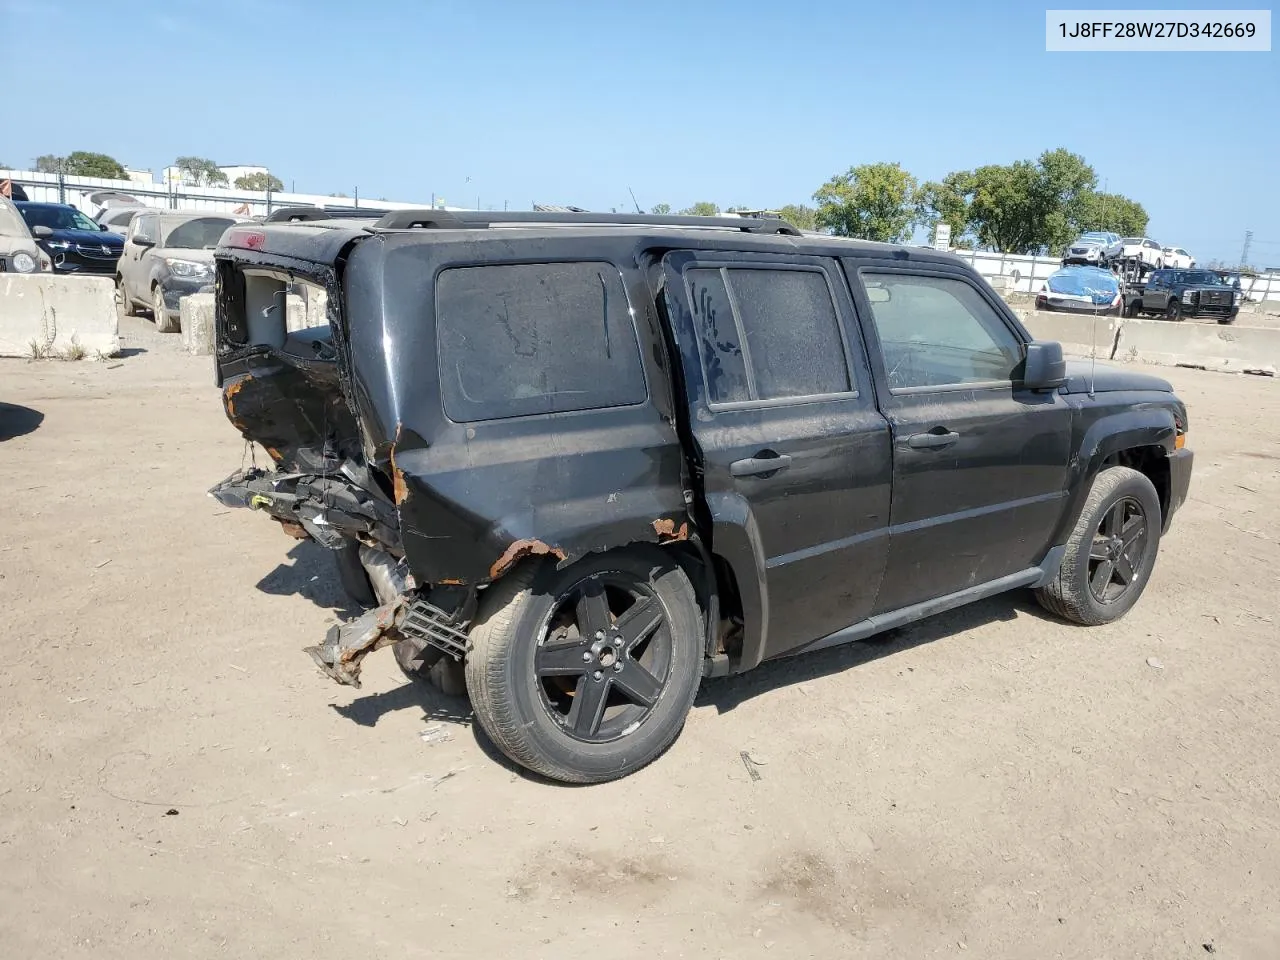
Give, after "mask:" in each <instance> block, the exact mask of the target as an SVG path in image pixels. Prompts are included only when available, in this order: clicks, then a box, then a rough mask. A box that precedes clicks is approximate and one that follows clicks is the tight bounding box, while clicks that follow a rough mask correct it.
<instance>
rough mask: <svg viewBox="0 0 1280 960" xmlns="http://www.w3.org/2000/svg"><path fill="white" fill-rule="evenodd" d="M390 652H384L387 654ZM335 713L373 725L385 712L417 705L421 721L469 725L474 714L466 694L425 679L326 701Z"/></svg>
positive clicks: (411, 707) (353, 720) (364, 725)
mask: <svg viewBox="0 0 1280 960" xmlns="http://www.w3.org/2000/svg"><path fill="white" fill-rule="evenodd" d="M390 654H391V651H390V650H388V651H387V656H390ZM330 706H332V707H333V710H334V712H335V713H337V714H338V715H339V716H342V717H346V718H347V719H348V720H350V721H351V722H352V723H355V724H358V725H360V726H362V727H373V726H377V723H378V721H379V720H381V719H382V718H383V717H384V716H386V715H387V714H388V713H393V712H395V711H396V710H410V709H413V708H415V707H416V708H418V709H420V710H421V711H422V719H423V721H424V722H434V721H443V722H445V723H454V724H458V725H459V726H464V727H465V726H470V725H471V721H472V719H473V717H474V714H473V713H472V712H471V704H470V703H469V702H468V701H467V698H466V697H450V696H448V695H447V694H444V693H441V692H440V691H439V690H437V689H436V688H435V687H433V686H432V685H431V684H429V683H426V682H425V681H410V682H408V683H405V684H403V685H402V686H399V687H396V688H395V689H394V690H388V691H387V692H386V693H371V694H369V695H367V696H363V697H356V699H354V700H352V701H351V702H350V703H348V704H336V703H335V704H330Z"/></svg>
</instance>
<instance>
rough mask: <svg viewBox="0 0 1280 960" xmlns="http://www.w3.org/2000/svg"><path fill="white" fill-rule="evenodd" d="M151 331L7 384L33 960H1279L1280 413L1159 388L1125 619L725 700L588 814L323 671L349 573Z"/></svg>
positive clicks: (963, 623) (1007, 625)
mask: <svg viewBox="0 0 1280 960" xmlns="http://www.w3.org/2000/svg"><path fill="white" fill-rule="evenodd" d="M122 330H123V332H124V333H125V334H126V335H127V336H126V346H127V348H128V349H127V351H126V354H127V355H126V356H124V357H122V358H120V359H119V360H115V361H110V362H107V363H87V362H86V363H79V364H65V363H56V362H43V363H26V362H22V361H13V360H8V361H0V480H2V481H3V485H4V490H5V491H6V494H7V495H6V496H5V497H4V499H3V502H0V530H2V531H3V533H2V534H0V610H3V611H4V612H5V615H6V619H7V621H8V623H9V629H8V630H7V631H6V635H5V639H4V640H3V641H0V643H2V644H3V648H2V649H3V663H4V670H3V671H2V672H0V719H2V720H3V723H2V726H0V769H2V770H3V776H2V777H0V943H3V944H4V947H3V948H2V949H0V953H3V954H4V955H6V956H10V957H14V958H27V957H31V958H34V957H40V958H62V957H86V958H87V957H93V958H95V960H104V958H116V957H119V958H128V960H136V958H139V957H177V956H183V957H196V958H203V957H281V958H290V957H311V958H329V957H333V958H349V957H356V956H359V957H371V958H382V957H386V958H392V957H396V958H399V957H419V956H421V957H426V956H450V957H471V956H475V957H484V958H493V957H521V958H525V957H529V958H541V957H547V958H551V957H555V958H558V960H563V958H571V957H579V956H583V957H586V956H592V957H608V958H611V960H612V958H630V957H653V956H687V957H699V958H701V957H735V958H741V957H756V956H780V957H786V958H796V957H809V956H813V957H823V958H830V957H835V956H842V955H850V954H852V952H853V951H855V950H856V951H857V952H858V953H857V955H858V956H865V957H903V958H921V957H937V956H969V957H1027V958H1037V960H1040V958H1048V957H1104V956H1105V957H1117V958H1119V957H1124V958H1139V957H1142V958H1146V957H1149V958H1159V960H1168V958H1176V957H1201V956H1204V955H1205V954H1206V951H1207V950H1208V949H1209V948H1208V947H1206V946H1205V945H1206V944H1207V945H1210V946H1211V947H1212V948H1213V950H1214V952H1215V953H1216V954H1217V955H1219V956H1223V957H1248V958H1253V957H1275V956H1277V955H1280V910H1278V909H1277V904H1280V766H1278V764H1277V761H1278V759H1280V712H1278V711H1277V707H1276V705H1277V703H1278V702H1280V689H1278V688H1280V644H1278V643H1277V640H1278V639H1280V628H1278V627H1277V623H1278V622H1280V599H1277V598H1278V597H1280V588H1278V587H1280V574H1278V572H1277V571H1280V547H1278V546H1277V538H1278V537H1280V534H1278V533H1277V530H1278V524H1277V520H1280V429H1278V428H1280V382H1277V381H1275V380H1267V379H1256V378H1249V377H1231V376H1224V375H1219V374H1212V373H1203V372H1199V371H1191V370H1176V369H1175V370H1163V371H1161V372H1162V373H1163V374H1164V375H1165V376H1167V377H1169V378H1170V379H1171V380H1172V381H1173V382H1174V383H1175V385H1176V386H1177V388H1178V390H1179V392H1180V393H1181V395H1182V396H1183V398H1184V399H1185V400H1186V401H1187V403H1188V405H1189V407H1190V411H1191V433H1190V437H1189V439H1190V445H1191V446H1193V447H1195V448H1196V450H1197V468H1196V475H1195V479H1194V481H1193V485H1192V491H1191V498H1192V499H1191V500H1190V502H1189V503H1188V504H1187V506H1186V507H1185V508H1184V510H1183V512H1182V513H1181V514H1180V515H1179V516H1178V518H1177V520H1176V522H1175V524H1174V528H1173V531H1172V533H1171V534H1170V536H1169V537H1168V538H1167V539H1166V540H1165V542H1164V544H1163V550H1162V553H1161V559H1160V561H1159V563H1158V565H1157V569H1156V573H1155V576H1154V578H1153V580H1152V581H1151V585H1150V588H1149V589H1148V591H1147V594H1146V596H1145V598H1144V599H1143V600H1142V602H1141V603H1140V604H1139V606H1138V608H1137V609H1136V610H1135V611H1134V612H1133V613H1132V614H1131V615H1130V616H1129V617H1128V618H1127V619H1126V620H1124V621H1122V622H1121V623H1119V624H1114V625H1111V626H1108V627H1102V628H1097V629H1093V630H1088V629H1083V628H1078V627H1071V626H1067V625H1064V624H1061V623H1058V622H1056V621H1054V620H1052V619H1049V618H1048V617H1047V615H1045V614H1042V613H1041V612H1040V611H1039V609H1038V608H1037V607H1036V606H1035V604H1034V602H1033V601H1031V600H1030V598H1029V597H1028V596H1026V595H1022V594H1014V595H1009V596H1005V597H1001V598H996V599H994V600H991V601H988V602H984V603H981V604H979V605H976V606H973V607H969V608H967V609H963V610H960V611H957V612H954V613H952V614H948V615H944V616H941V617H938V618H935V619H932V620H929V621H926V622H924V623H921V624H918V625H916V626H913V627H911V628H909V629H904V630H900V631H897V632H895V633H893V634H890V635H888V636H887V637H884V638H880V639H878V640H875V641H873V642H868V643H861V644H857V645H854V646H850V647H846V648H840V649H835V650H830V651H825V652H822V653H818V654H814V655H811V656H808V657H804V658H799V659H795V660H791V661H787V662H784V663H779V664H774V665H767V666H765V667H763V668H761V669H760V670H758V671H756V672H754V673H752V674H750V675H747V676H744V677H742V678H737V679H730V680H721V681H714V682H709V683H707V684H706V685H704V688H703V691H702V693H701V694H700V696H699V700H698V706H697V707H696V708H695V709H694V712H693V714H692V716H691V718H690V720H689V723H688V726H687V727H686V729H685V732H684V734H683V735H682V736H681V738H680V739H679V741H677V743H676V745H675V747H674V748H673V749H672V750H671V752H670V753H669V754H668V755H667V756H665V757H664V758H663V759H661V760H660V761H658V762H657V763H655V764H653V765H652V766H650V767H649V768H647V769H646V770H644V771H642V772H641V773H640V774H638V775H636V776H633V777H631V778H630V779H628V780H625V781H623V782H621V783H615V784H609V785H605V786H600V787H592V788H585V789H583V788H578V789H574V788H566V787H558V786H552V785H548V784H545V783H542V782H535V781H532V780H529V779H526V778H524V777H522V776H520V775H519V774H517V773H516V772H515V771H514V770H513V769H512V768H511V767H510V766H508V765H506V764H504V762H502V761H501V760H500V759H499V758H498V757H497V756H496V754H495V751H494V750H493V748H491V747H490V746H489V745H488V744H487V742H486V741H485V739H484V737H483V734H481V733H479V731H478V730H476V729H475V728H474V727H473V726H472V725H471V724H470V722H469V717H468V709H467V706H466V703H465V701H460V700H452V699H448V698H444V697H442V696H440V695H438V694H434V693H433V692H432V691H431V690H429V689H426V688H423V687H421V686H413V685H408V684H406V683H405V682H404V681H403V679H402V677H401V675H400V674H399V672H398V671H397V669H396V667H395V664H394V662H393V660H392V657H391V655H390V653H389V652H386V653H380V654H378V655H376V656H373V657H371V658H370V660H369V661H368V664H367V667H366V670H365V686H364V688H363V689H362V690H351V689H349V688H341V687H338V686H337V685H335V684H334V683H333V682H332V681H330V680H328V679H326V678H325V677H323V676H321V675H320V674H319V672H318V671H317V670H316V669H315V668H314V666H313V665H312V664H311V662H310V660H309V659H308V658H307V657H306V655H305V654H303V653H302V652H301V648H302V647H303V646H304V645H306V644H309V643H313V642H315V641H316V640H317V639H319V638H320V637H321V636H322V635H323V633H324V631H325V629H326V627H327V626H328V625H329V624H331V623H333V622H334V621H335V619H336V618H338V617H339V616H342V615H343V614H344V611H343V609H342V608H343V600H342V597H341V594H340V592H339V590H338V587H337V584H336V582H335V581H334V579H333V578H332V577H331V575H330V567H329V565H328V563H327V558H326V557H324V556H323V551H321V550H320V549H319V548H318V547H315V546H314V545H312V544H306V543H303V544H298V543H296V542H295V541H292V540H290V539H289V538H288V537H286V536H284V535H282V534H281V533H280V532H279V530H278V529H277V528H276V526H275V525H274V524H271V523H269V522H267V521H266V520H264V519H263V518H261V517H257V516H254V515H252V514H250V513H248V512H247V511H227V510H225V509H224V508H222V507H221V506H219V505H218V504H217V503H216V502H215V501H213V500H212V499H210V498H208V497H206V496H205V490H206V489H207V488H208V487H209V486H210V485H212V484H213V483H215V482H216V481H218V480H220V479H222V478H223V477H224V476H225V475H226V474H228V473H229V472H231V470H233V469H234V468H236V467H237V466H238V465H239V464H240V463H241V458H242V449H241V444H240V442H239V440H238V438H237V436H236V434H235V433H234V431H233V430H232V428H231V426H230V425H229V424H228V423H227V422H226V420H225V419H224V417H223V414H222V410H221V407H220V405H219V403H218V395H217V392H216V390H215V389H214V388H213V386H212V379H211V369H210V363H209V361H208V359H201V358H191V357H187V356H184V355H182V354H181V353H180V352H179V351H178V345H177V342H176V339H177V338H175V337H161V336H158V335H156V334H154V333H153V332H151V329H150V325H149V323H148V322H147V321H145V320H124V321H122ZM32 411H34V412H32ZM437 724H439V726H438V727H437V726H435V725H437ZM425 729H433V730H443V731H445V732H446V734H447V736H448V739H443V740H441V739H436V740H434V741H425V740H424V739H422V738H421V737H420V736H419V735H420V733H421V732H422V731H423V730H425ZM742 751H748V752H749V753H750V755H751V756H752V757H754V758H755V759H756V761H757V762H758V763H759V764H760V765H759V766H758V767H757V768H756V769H757V772H758V773H759V774H760V778H759V780H753V779H752V778H751V777H749V776H748V771H747V769H746V767H745V766H744V763H743V761H742V759H741V753H742Z"/></svg>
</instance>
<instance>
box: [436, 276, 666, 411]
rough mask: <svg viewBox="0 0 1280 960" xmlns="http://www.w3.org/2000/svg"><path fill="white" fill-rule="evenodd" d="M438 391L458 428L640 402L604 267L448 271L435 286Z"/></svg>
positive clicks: (633, 361) (630, 350)
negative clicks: (532, 415)
mask: <svg viewBox="0 0 1280 960" xmlns="http://www.w3.org/2000/svg"><path fill="white" fill-rule="evenodd" d="M436 335H437V338H438V343H439V350H440V387H441V393H442V395H443V398H444V408H445V413H447V414H448V416H449V419H451V420H453V421H455V422H460V423H466V422H470V421H475V420H496V419H502V418H505V417H519V416H526V415H530V414H547V413H564V412H567V411H571V410H589V409H593V408H597V407H616V406H624V405H627V404H633V403H640V402H642V401H643V400H644V399H645V397H646V395H647V393H646V388H645V381H644V371H643V368H642V366H641V362H640V347H639V343H638V341H637V339H636V330H635V324H634V323H633V322H632V312H631V309H630V307H629V305H628V303H627V296H626V291H625V289H624V288H623V286H622V277H621V276H620V275H619V273H618V269H617V267H614V266H613V265H611V264H607V263H531V264H492V265H485V266H477V267H455V268H452V269H449V270H444V271H442V272H441V273H440V275H439V277H438V278H437V279H436Z"/></svg>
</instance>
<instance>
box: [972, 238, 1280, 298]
mask: <svg viewBox="0 0 1280 960" xmlns="http://www.w3.org/2000/svg"><path fill="white" fill-rule="evenodd" d="M951 252H952V253H954V254H955V255H956V256H957V257H959V258H960V259H962V260H967V261H968V262H969V263H971V264H973V268H974V269H975V270H977V271H978V273H980V274H982V276H984V277H986V278H987V279H988V280H992V279H995V278H997V277H998V278H1002V279H1003V281H1004V282H1003V287H1004V289H1006V290H1017V291H1019V292H1021V293H1038V292H1039V291H1040V288H1041V285H1042V284H1043V283H1044V281H1045V280H1046V279H1047V278H1048V277H1049V275H1050V274H1051V273H1053V272H1054V271H1055V270H1059V269H1061V267H1062V261H1061V260H1059V259H1058V258H1057V257H1032V256H1027V255H1024V254H1018V253H990V252H984V251H981V250H977V251H975V250H952V251H951ZM1240 292H1241V293H1243V294H1244V297H1245V299H1246V300H1280V275H1277V274H1275V273H1267V274H1263V275H1262V276H1258V277H1241V278H1240Z"/></svg>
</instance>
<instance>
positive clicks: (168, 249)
mask: <svg viewBox="0 0 1280 960" xmlns="http://www.w3.org/2000/svg"><path fill="white" fill-rule="evenodd" d="M243 220H244V218H243V217H235V216H230V215H228V214H222V213H212V212H210V211H208V210H189V211H182V210H156V211H145V212H139V213H138V214H137V215H135V216H134V218H133V220H132V222H130V224H129V230H128V233H127V234H126V235H125V243H124V254H123V255H122V256H121V257H120V266H119V273H118V275H117V277H116V286H117V288H118V290H119V294H120V302H121V303H122V304H123V306H124V312H125V314H126V315H128V316H134V315H135V314H136V312H137V308H138V306H139V305H143V306H146V307H149V308H150V310H151V317H152V319H153V320H155V323H156V329H157V330H159V331H160V332H161V333H177V332H178V331H179V330H180V329H181V320H180V319H179V316H178V309H179V307H178V301H179V300H181V299H182V298H183V297H185V296H187V295H188V294H192V293H198V292H200V291H201V290H205V289H213V250H214V248H215V247H216V246H217V245H218V240H219V239H220V238H221V237H222V234H223V233H224V232H225V231H226V229H227V228H228V227H230V226H232V225H233V224H236V223H240V222H242V221H243Z"/></svg>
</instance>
